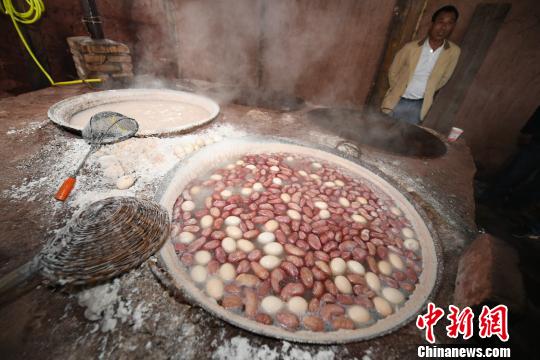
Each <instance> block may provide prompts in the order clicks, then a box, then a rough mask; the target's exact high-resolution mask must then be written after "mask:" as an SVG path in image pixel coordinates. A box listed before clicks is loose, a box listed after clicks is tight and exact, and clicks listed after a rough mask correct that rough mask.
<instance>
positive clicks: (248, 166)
mask: <svg viewBox="0 0 540 360" xmlns="http://www.w3.org/2000/svg"><path fill="white" fill-rule="evenodd" d="M246 169H249V170H255V169H257V167H256V166H255V165H253V164H247V165H246Z"/></svg>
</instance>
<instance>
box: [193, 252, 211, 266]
mask: <svg viewBox="0 0 540 360" xmlns="http://www.w3.org/2000/svg"><path fill="white" fill-rule="evenodd" d="M194 259H195V262H196V263H197V264H199V265H206V264H208V263H209V262H210V260H212V255H211V254H210V253H209V252H208V251H206V250H199V251H197V252H196V253H195V256H194Z"/></svg>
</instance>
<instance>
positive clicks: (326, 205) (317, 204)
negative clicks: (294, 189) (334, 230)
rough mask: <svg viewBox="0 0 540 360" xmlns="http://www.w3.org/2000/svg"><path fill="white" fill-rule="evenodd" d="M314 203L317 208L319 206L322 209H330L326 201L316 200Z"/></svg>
mask: <svg viewBox="0 0 540 360" xmlns="http://www.w3.org/2000/svg"><path fill="white" fill-rule="evenodd" d="M313 205H315V207H316V208H319V209H321V210H326V209H328V204H327V203H325V202H324V201H315V202H314V203H313Z"/></svg>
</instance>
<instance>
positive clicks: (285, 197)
mask: <svg viewBox="0 0 540 360" xmlns="http://www.w3.org/2000/svg"><path fill="white" fill-rule="evenodd" d="M279 197H280V198H281V200H283V202H284V203H288V202H290V201H291V195H289V194H287V193H282V194H281V195H280V196H279Z"/></svg>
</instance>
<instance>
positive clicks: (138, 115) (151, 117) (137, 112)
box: [70, 100, 210, 131]
mask: <svg viewBox="0 0 540 360" xmlns="http://www.w3.org/2000/svg"><path fill="white" fill-rule="evenodd" d="M101 111H115V112H118V113H120V114H123V115H126V116H128V117H130V118H133V119H135V120H137V122H138V123H139V131H148V130H156V129H167V128H176V127H180V126H185V125H188V124H191V123H194V122H199V121H201V120H203V119H207V118H208V117H209V116H210V112H209V111H207V110H206V109H204V108H203V107H201V106H198V105H194V104H189V103H185V102H179V101H163V100H130V101H121V102H116V103H110V104H103V105H98V106H95V107H92V108H89V109H86V110H83V111H81V112H78V113H76V114H75V115H73V117H72V118H71V120H70V124H71V125H72V126H74V127H80V128H83V127H84V126H85V125H86V124H87V123H88V121H90V118H91V117H92V115H94V114H97V113H98V112H101Z"/></svg>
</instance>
